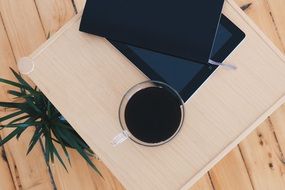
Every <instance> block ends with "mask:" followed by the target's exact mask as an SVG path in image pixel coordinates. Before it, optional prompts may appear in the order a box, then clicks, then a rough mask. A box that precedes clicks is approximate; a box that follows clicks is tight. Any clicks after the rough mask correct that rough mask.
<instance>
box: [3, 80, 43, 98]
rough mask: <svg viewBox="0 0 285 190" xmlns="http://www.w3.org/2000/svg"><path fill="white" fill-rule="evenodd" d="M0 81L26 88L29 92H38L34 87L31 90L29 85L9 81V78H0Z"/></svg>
mask: <svg viewBox="0 0 285 190" xmlns="http://www.w3.org/2000/svg"><path fill="white" fill-rule="evenodd" d="M0 82H2V83H5V84H8V85H11V86H15V87H18V88H20V89H25V90H28V91H29V92H31V93H34V94H38V91H35V90H34V89H32V90H31V89H30V88H29V87H27V86H24V85H22V84H19V83H17V82H14V81H11V80H6V79H2V78H0Z"/></svg>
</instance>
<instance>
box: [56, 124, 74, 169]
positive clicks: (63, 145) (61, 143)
mask: <svg viewBox="0 0 285 190" xmlns="http://www.w3.org/2000/svg"><path fill="white" fill-rule="evenodd" d="M51 129H52V132H53V135H54V136H55V137H56V138H57V139H52V140H53V141H55V142H57V143H58V144H60V145H61V148H62V150H63V151H64V154H65V156H66V158H67V160H68V163H69V165H71V162H70V156H69V154H68V151H67V149H66V146H65V144H64V143H63V140H62V138H61V137H60V135H58V134H57V132H56V130H55V129H54V128H51Z"/></svg>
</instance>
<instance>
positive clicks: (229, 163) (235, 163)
mask: <svg viewBox="0 0 285 190" xmlns="http://www.w3.org/2000/svg"><path fill="white" fill-rule="evenodd" d="M210 176H211V179H212V183H213V185H214V187H215V189H231V190H240V189H243V190H253V188H252V185H251V181H250V178H249V176H248V173H247V170H246V167H245V165H244V162H243V158H242V156H241V154H240V151H239V148H238V147H237V148H235V149H234V150H233V151H231V152H230V153H229V154H228V155H227V156H226V157H225V158H224V159H222V160H221V161H220V162H219V163H218V164H216V165H215V166H214V167H213V168H212V169H211V170H210Z"/></svg>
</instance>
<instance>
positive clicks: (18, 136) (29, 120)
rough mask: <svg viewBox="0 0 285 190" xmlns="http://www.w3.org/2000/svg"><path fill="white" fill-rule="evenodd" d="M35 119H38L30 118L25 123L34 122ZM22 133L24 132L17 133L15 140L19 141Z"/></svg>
mask: <svg viewBox="0 0 285 190" xmlns="http://www.w3.org/2000/svg"><path fill="white" fill-rule="evenodd" d="M37 119H38V118H32V117H30V118H28V119H27V120H26V121H25V122H27V123H30V122H33V121H36V120H37ZM23 132H24V131H21V132H20V133H18V134H17V136H16V138H17V139H19V138H20V136H21V134H22V133H23Z"/></svg>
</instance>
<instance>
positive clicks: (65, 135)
mask: <svg viewBox="0 0 285 190" xmlns="http://www.w3.org/2000/svg"><path fill="white" fill-rule="evenodd" d="M61 129H62V128H60V127H56V128H55V130H57V132H58V134H60V136H61V137H62V138H63V139H65V141H67V142H69V144H70V145H71V146H72V147H74V148H75V149H76V150H77V152H78V153H79V154H80V155H81V156H82V157H83V158H84V159H85V161H86V162H87V163H88V164H89V165H90V166H91V167H92V168H93V169H94V170H95V171H96V172H97V173H98V174H99V175H100V176H101V177H103V176H102V174H101V173H100V171H99V170H98V169H97V167H96V166H95V165H94V163H93V162H92V161H91V160H90V158H89V157H88V155H87V154H86V152H85V151H84V149H83V148H82V147H80V145H79V144H78V143H77V142H76V140H75V139H74V136H72V135H71V133H70V131H68V130H65V133H62V131H61Z"/></svg>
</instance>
